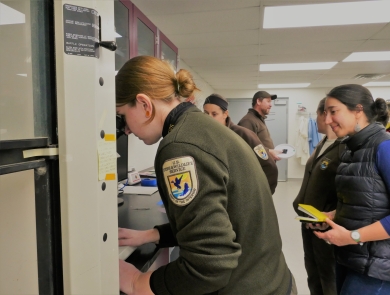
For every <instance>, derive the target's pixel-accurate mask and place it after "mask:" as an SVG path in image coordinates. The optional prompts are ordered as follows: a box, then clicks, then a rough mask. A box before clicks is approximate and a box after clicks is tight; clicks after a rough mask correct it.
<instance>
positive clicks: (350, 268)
mask: <svg viewBox="0 0 390 295" xmlns="http://www.w3.org/2000/svg"><path fill="white" fill-rule="evenodd" d="M325 111H326V113H327V115H326V121H325V122H326V124H328V125H329V126H330V127H331V128H332V130H333V131H334V133H336V135H337V136H338V137H344V136H348V137H347V138H346V139H345V140H343V142H344V143H345V144H346V147H347V149H346V151H344V153H343V155H342V157H341V163H340V165H339V168H338V170H337V175H336V191H337V198H338V202H337V207H336V210H335V211H331V212H328V213H327V215H328V216H329V218H327V219H326V222H327V224H328V225H329V226H330V227H331V229H330V230H328V231H326V232H315V234H316V235H317V236H318V237H319V238H321V239H324V240H325V241H326V242H327V243H330V244H334V245H336V246H337V247H335V251H336V252H335V253H336V259H337V264H336V279H337V281H336V283H337V291H338V294H341V295H345V294H377V295H385V294H386V295H388V294H390V271H389V270H390V152H389V150H390V134H388V133H386V131H385V128H384V127H383V125H382V124H381V123H378V122H375V121H376V120H377V119H378V118H383V116H386V114H387V109H386V102H385V101H384V100H383V99H381V98H378V99H376V100H374V99H373V97H372V94H371V93H370V91H369V90H368V89H367V88H365V87H364V86H361V85H357V84H347V85H341V86H338V87H335V88H333V89H332V90H331V91H330V92H329V93H328V94H327V99H326V102H325ZM332 219H333V220H332Z"/></svg>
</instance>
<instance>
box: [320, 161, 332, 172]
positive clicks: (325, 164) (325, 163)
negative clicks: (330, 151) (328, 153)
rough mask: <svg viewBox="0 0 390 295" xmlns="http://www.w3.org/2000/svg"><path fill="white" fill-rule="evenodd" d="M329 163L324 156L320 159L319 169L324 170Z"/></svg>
mask: <svg viewBox="0 0 390 295" xmlns="http://www.w3.org/2000/svg"><path fill="white" fill-rule="evenodd" d="M329 163H330V159H328V158H324V159H323V160H322V161H321V165H320V169H321V170H325V169H326V168H328V166H329Z"/></svg>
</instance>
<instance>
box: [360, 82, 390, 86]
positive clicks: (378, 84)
mask: <svg viewBox="0 0 390 295" xmlns="http://www.w3.org/2000/svg"><path fill="white" fill-rule="evenodd" d="M363 86H366V87H370V86H390V81H389V82H368V83H366V84H363Z"/></svg>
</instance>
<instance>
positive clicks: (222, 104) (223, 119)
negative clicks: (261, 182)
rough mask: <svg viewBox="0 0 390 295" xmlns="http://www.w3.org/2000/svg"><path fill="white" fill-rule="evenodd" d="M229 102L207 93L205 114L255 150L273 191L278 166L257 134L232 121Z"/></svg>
mask: <svg viewBox="0 0 390 295" xmlns="http://www.w3.org/2000/svg"><path fill="white" fill-rule="evenodd" d="M228 106H229V103H228V102H227V100H226V99H225V98H224V97H222V96H221V95H219V94H211V95H209V96H208V97H207V98H206V99H205V101H204V104H203V111H204V112H205V114H207V115H209V116H211V117H212V118H213V119H215V120H216V121H217V122H219V123H221V124H223V125H225V126H227V127H228V128H229V129H231V130H233V131H234V132H235V133H237V134H238V135H239V136H240V137H241V138H242V139H243V140H245V141H246V143H247V144H249V146H250V147H251V148H252V149H253V151H254V152H255V154H256V156H257V159H258V160H259V163H260V165H261V167H262V168H263V171H264V173H265V175H266V176H267V179H268V183H269V186H270V188H271V193H272V194H273V193H274V192H275V188H276V186H277V184H278V167H277V166H276V163H275V161H274V160H273V159H272V158H271V157H270V156H269V155H268V149H267V148H266V147H264V145H263V144H262V142H261V141H260V139H259V138H258V137H257V135H256V134H255V133H254V132H253V131H251V130H249V129H247V128H244V127H241V126H238V125H236V124H234V123H233V122H232V120H231V119H230V117H229V110H228Z"/></svg>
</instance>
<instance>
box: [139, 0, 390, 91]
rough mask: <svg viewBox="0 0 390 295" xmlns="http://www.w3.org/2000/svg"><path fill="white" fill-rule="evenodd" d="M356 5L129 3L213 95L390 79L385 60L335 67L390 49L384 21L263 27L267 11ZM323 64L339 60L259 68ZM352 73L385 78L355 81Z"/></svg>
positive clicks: (278, 0) (259, 0)
mask: <svg viewBox="0 0 390 295" xmlns="http://www.w3.org/2000/svg"><path fill="white" fill-rule="evenodd" d="M354 1H355V2H356V1H358V0H354ZM354 1H350V0H344V1H333V0H328V1H321V0H284V1H282V0H268V1H267V0H132V2H133V3H134V4H135V5H136V6H137V7H138V8H139V9H140V10H141V11H142V12H143V13H144V14H145V15H146V16H147V17H148V18H149V19H150V20H151V21H152V22H153V23H154V24H155V25H156V26H157V27H158V28H159V29H160V30H161V31H162V32H163V33H164V34H165V35H166V36H167V37H168V38H169V39H170V40H171V41H172V42H173V43H174V44H175V45H176V46H177V47H178V48H179V56H180V58H181V59H182V60H183V61H184V62H185V63H186V64H187V65H188V66H189V67H191V68H192V70H193V71H194V72H196V73H197V74H198V75H199V76H200V77H202V78H203V79H204V80H205V81H206V82H207V83H208V84H210V86H211V87H213V88H214V89H218V90H222V89H224V90H225V89H226V90H228V89H229V90H230V89H236V90H252V89H254V88H256V87H257V84H259V83H273V84H275V83H311V85H310V86H309V88H317V87H327V88H329V87H334V86H336V85H340V84H347V83H356V84H364V83H367V82H370V81H390V61H375V62H341V61H342V60H343V59H344V58H346V57H347V56H348V55H349V54H350V53H352V52H362V51H390V23H383V24H364V25H346V26H328V27H310V28H289V29H263V28H262V23H263V13H264V7H266V6H276V5H294V4H310V3H330V2H354ZM351 13H353V11H351ZM367 13H370V12H369V11H367ZM389 13H390V12H389ZM329 17H330V18H331V17H332V15H329ZM329 61H338V62H339V63H338V64H337V65H336V66H334V67H333V68H332V69H330V70H311V71H287V72H259V65H260V64H261V63H266V64H267V63H297V62H329ZM358 74H387V76H385V77H383V78H381V79H379V80H372V79H368V80H367V79H363V80H362V79H354V78H353V77H354V76H356V75H358Z"/></svg>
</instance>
